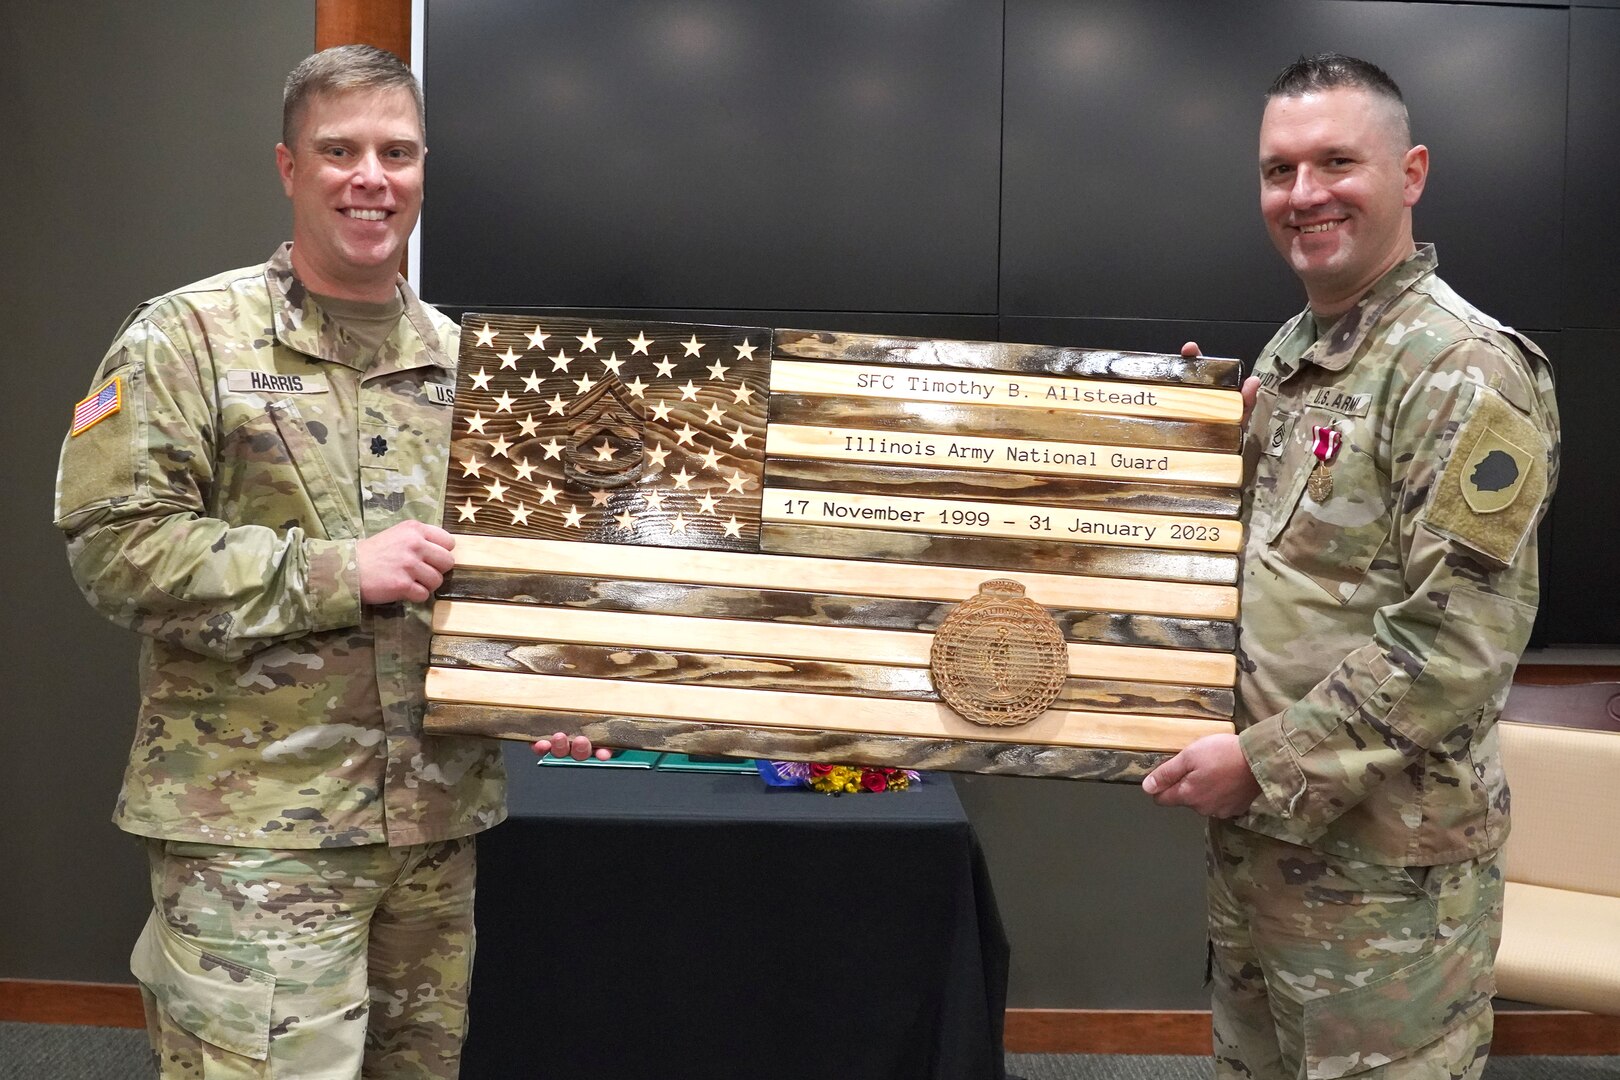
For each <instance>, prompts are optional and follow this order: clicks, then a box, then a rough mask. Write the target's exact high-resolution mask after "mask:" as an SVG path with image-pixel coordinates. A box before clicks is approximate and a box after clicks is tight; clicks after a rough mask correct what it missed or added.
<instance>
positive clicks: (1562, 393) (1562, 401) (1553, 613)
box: [1542, 330, 1620, 645]
mask: <svg viewBox="0 0 1620 1080" xmlns="http://www.w3.org/2000/svg"><path fill="white" fill-rule="evenodd" d="M1559 339H1560V341H1559V345H1560V349H1559V352H1560V354H1561V356H1560V357H1559V361H1560V362H1559V364H1558V368H1557V374H1558V406H1559V409H1560V411H1561V413H1562V415H1563V422H1564V447H1563V474H1562V476H1561V477H1560V478H1559V481H1558V492H1557V494H1556V495H1554V496H1553V522H1552V528H1553V543H1554V545H1555V548H1556V551H1555V555H1554V558H1553V559H1552V560H1551V561H1550V562H1549V570H1548V572H1547V573H1545V574H1543V577H1542V580H1543V583H1544V584H1543V588H1544V592H1543V593H1542V606H1543V607H1544V608H1545V609H1546V612H1547V644H1549V645H1599V644H1602V645H1620V558H1617V557H1616V553H1615V540H1616V537H1620V484H1616V483H1615V479H1614V458H1615V453H1614V428H1615V417H1616V416H1620V386H1617V384H1616V382H1615V379H1614V363H1615V357H1617V356H1620V330H1565V331H1564V332H1563V333H1562V334H1560V335H1559Z"/></svg>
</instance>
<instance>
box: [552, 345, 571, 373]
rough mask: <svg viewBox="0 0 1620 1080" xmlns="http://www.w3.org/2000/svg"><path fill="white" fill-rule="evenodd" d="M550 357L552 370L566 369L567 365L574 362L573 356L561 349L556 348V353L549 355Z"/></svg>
mask: <svg viewBox="0 0 1620 1080" xmlns="http://www.w3.org/2000/svg"><path fill="white" fill-rule="evenodd" d="M550 359H551V370H552V371H567V370H568V365H569V364H572V363H573V362H574V358H573V357H572V356H569V355H568V354H567V353H565V352H563V351H562V350H561V349H558V350H557V355H556V356H553V357H551V358H550Z"/></svg>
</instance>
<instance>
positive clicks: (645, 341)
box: [625, 330, 652, 356]
mask: <svg viewBox="0 0 1620 1080" xmlns="http://www.w3.org/2000/svg"><path fill="white" fill-rule="evenodd" d="M625 340H626V341H628V342H629V343H630V344H631V345H634V346H635V348H633V349H631V350H630V355H631V356H634V355H636V353H640V354H641V355H642V356H647V355H649V354H648V352H647V346H649V345H651V344H652V338H650V337H648V336H647V332H646V331H645V330H637V331H636V336H635V337H633V338H625Z"/></svg>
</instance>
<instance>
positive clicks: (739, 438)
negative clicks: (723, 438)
mask: <svg viewBox="0 0 1620 1080" xmlns="http://www.w3.org/2000/svg"><path fill="white" fill-rule="evenodd" d="M731 445H732V446H737V447H741V448H742V449H744V450H746V449H748V432H746V431H744V430H743V426H742V425H741V424H738V425H737V430H736V431H733V432H732V433H731Z"/></svg>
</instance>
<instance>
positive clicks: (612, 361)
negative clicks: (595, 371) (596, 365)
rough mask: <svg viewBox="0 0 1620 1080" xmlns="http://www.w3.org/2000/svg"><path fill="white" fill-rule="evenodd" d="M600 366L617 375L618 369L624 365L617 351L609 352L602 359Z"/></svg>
mask: <svg viewBox="0 0 1620 1080" xmlns="http://www.w3.org/2000/svg"><path fill="white" fill-rule="evenodd" d="M602 367H604V368H606V369H607V370H608V371H611V372H613V374H615V375H617V374H618V373H619V369H620V368H622V367H624V361H623V360H620V359H619V354H618V353H609V354H608V358H607V359H606V360H603V361H602Z"/></svg>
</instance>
